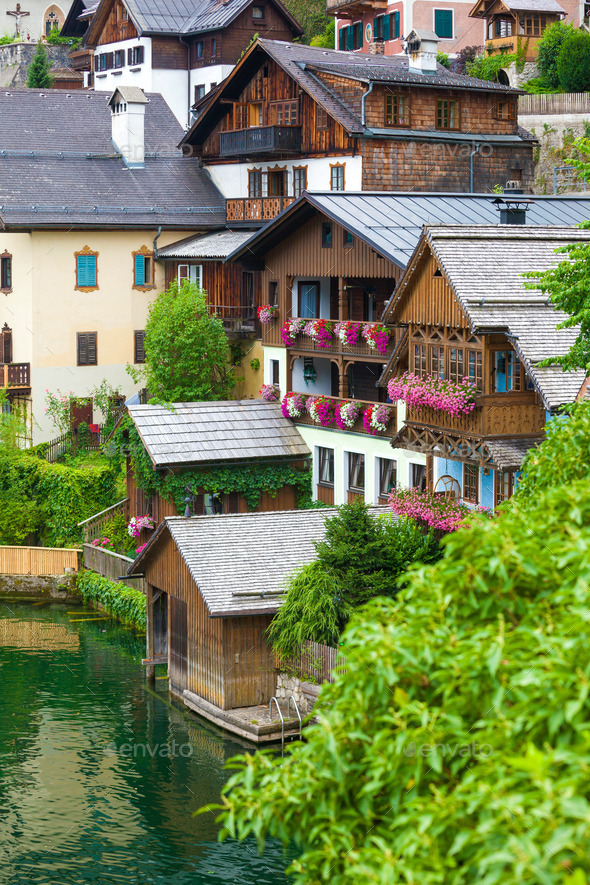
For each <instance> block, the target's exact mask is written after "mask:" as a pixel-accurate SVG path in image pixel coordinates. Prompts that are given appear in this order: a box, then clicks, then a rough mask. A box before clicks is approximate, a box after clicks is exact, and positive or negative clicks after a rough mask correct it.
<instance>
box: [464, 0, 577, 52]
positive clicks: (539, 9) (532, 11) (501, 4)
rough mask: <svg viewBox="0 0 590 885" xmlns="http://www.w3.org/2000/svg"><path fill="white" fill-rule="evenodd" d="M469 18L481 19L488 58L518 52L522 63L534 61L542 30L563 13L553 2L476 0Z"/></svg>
mask: <svg viewBox="0 0 590 885" xmlns="http://www.w3.org/2000/svg"><path fill="white" fill-rule="evenodd" d="M570 11H572V12H573V11H574V10H570ZM576 11H577V10H576ZM469 15H470V16H471V17H472V18H479V19H483V20H484V22H485V40H486V43H485V48H486V52H487V53H488V54H489V55H498V54H502V53H504V54H507V55H513V54H516V53H517V52H520V53H522V55H523V57H524V60H525V61H534V60H535V59H536V58H537V52H538V50H537V45H538V43H539V40H540V39H541V37H542V36H543V34H544V32H545V30H546V29H547V28H548V27H549V25H552V24H553V23H554V22H557V21H560V20H561V19H563V18H565V16H566V10H565V9H564V8H563V6H561V5H560V4H559V3H558V2H557V0H492V2H491V3H490V2H489V0H487V2H486V0H478V2H477V3H476V4H475V6H474V7H473V9H472V10H471V11H470V13H469ZM576 18H577V16H576V15H574V20H575V19H576Z"/></svg>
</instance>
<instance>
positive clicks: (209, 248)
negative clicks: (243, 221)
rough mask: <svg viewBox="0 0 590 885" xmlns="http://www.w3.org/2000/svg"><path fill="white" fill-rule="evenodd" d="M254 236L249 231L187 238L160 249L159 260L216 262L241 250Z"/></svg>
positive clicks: (220, 231) (216, 233)
mask: <svg viewBox="0 0 590 885" xmlns="http://www.w3.org/2000/svg"><path fill="white" fill-rule="evenodd" d="M251 236H252V231H249V230H239V231H233V230H219V231H216V232H215V233H213V234H205V236H202V237H201V236H199V237H187V238H186V239H184V240H179V241H178V242H177V243H171V244H170V245H169V246H164V248H163V249H158V255H157V258H158V260H160V259H172V258H199V259H201V260H203V261H215V260H220V259H222V258H227V256H228V255H229V254H230V253H231V252H233V251H234V250H235V249H237V248H239V247H240V246H241V245H242V244H243V243H245V242H246V240H249V239H250V237H251Z"/></svg>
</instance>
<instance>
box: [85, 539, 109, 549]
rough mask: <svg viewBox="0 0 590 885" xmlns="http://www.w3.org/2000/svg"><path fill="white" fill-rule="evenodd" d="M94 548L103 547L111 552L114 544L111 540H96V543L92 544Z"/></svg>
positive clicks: (92, 542)
mask: <svg viewBox="0 0 590 885" xmlns="http://www.w3.org/2000/svg"><path fill="white" fill-rule="evenodd" d="M90 543H91V544H92V546H93V547H102V548H103V549H104V548H106V549H107V550H111V549H112V547H113V542H112V541H111V539H110V538H95V539H94V541H91V542H90Z"/></svg>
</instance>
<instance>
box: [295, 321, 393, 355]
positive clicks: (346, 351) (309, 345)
mask: <svg viewBox="0 0 590 885" xmlns="http://www.w3.org/2000/svg"><path fill="white" fill-rule="evenodd" d="M306 322H307V320H306ZM330 322H331V323H334V324H336V323H337V322H338V320H330ZM355 325H356V326H359V327H362V326H364V325H365V322H363V323H355ZM394 348H395V341H394V340H393V339H390V341H389V344H388V345H387V349H386V352H385V353H384V354H381V353H379V351H378V350H377V349H376V348H375V347H369V345H368V344H367V342H366V341H365V339H364V338H362V337H361V336H360V332H359V343H358V344H357V345H352V344H345V343H344V342H343V341H341V340H340V338H337V337H336V335H333V336H332V343H331V346H330V347H319V346H318V344H317V343H316V341H315V339H314V338H312V337H311V335H304V334H300V335H297V337H296V339H295V342H294V344H292V345H291V346H290V347H289V350H290V351H291V353H299V352H301V353H316V354H318V356H320V355H322V354H323V355H324V356H330V355H333V354H338V355H339V356H350V357H357V358H358V359H362V360H364V361H366V362H377V363H387V362H389V359H390V357H391V355H392V353H393V351H394Z"/></svg>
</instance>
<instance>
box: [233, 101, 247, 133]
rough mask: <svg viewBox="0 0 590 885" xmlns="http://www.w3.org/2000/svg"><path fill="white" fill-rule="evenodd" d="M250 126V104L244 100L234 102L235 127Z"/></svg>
mask: <svg viewBox="0 0 590 885" xmlns="http://www.w3.org/2000/svg"><path fill="white" fill-rule="evenodd" d="M247 128H248V105H247V103H246V102H244V101H236V102H234V129H247Z"/></svg>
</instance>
